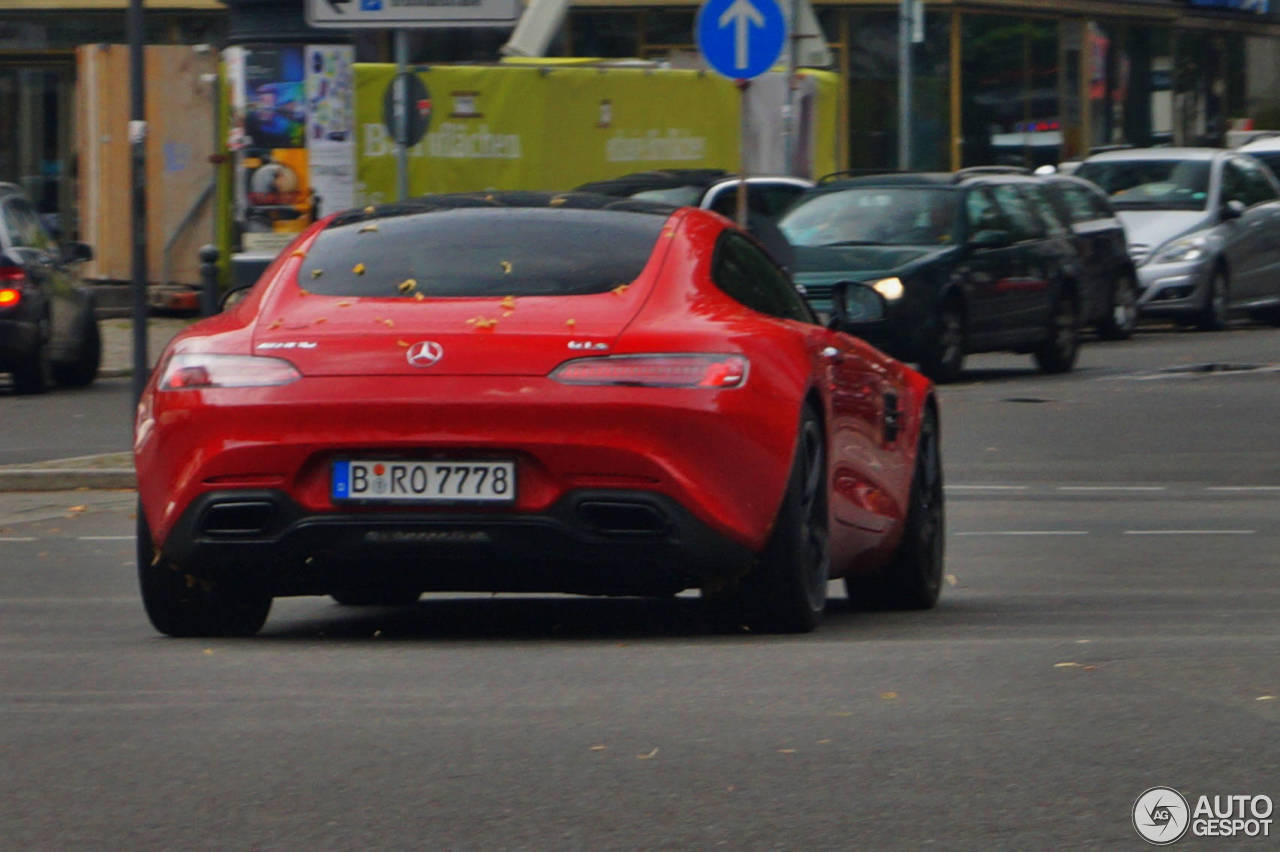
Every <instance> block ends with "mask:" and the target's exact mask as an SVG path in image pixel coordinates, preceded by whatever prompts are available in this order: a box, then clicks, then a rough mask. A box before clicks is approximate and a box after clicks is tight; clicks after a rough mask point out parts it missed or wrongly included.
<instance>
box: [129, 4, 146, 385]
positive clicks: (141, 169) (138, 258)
mask: <svg viewBox="0 0 1280 852" xmlns="http://www.w3.org/2000/svg"><path fill="white" fill-rule="evenodd" d="M127 26H128V30H129V152H130V176H131V178H132V181H131V183H132V188H131V190H130V192H131V207H132V210H133V403H134V405H135V406H136V405H137V403H138V400H140V399H141V398H142V391H143V389H144V388H145V387H146V384H147V378H148V376H147V374H148V373H149V372H150V370H151V364H150V361H149V359H148V358H147V191H146V185H147V121H146V118H147V116H146V99H145V90H144V88H143V86H144V80H143V70H144V64H143V63H144V60H143V45H142V39H143V29H142V0H129V16H128V21H127Z"/></svg>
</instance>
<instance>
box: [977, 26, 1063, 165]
mask: <svg viewBox="0 0 1280 852" xmlns="http://www.w3.org/2000/svg"><path fill="white" fill-rule="evenodd" d="M963 32H964V37H963V44H964V48H963V49H964V56H963V81H964V82H963V106H962V113H961V114H962V116H963V118H962V123H963V129H964V139H963V142H962V149H961V159H962V162H963V163H964V165H966V166H978V165H993V164H994V165H1015V166H1029V167H1033V166H1039V165H1044V164H1048V163H1056V162H1058V160H1059V159H1060V157H1061V152H1062V143H1063V134H1062V120H1061V115H1060V111H1059V90H1058V76H1059V69H1058V62H1059V53H1058V24H1057V22H1055V21H1049V20H1041V19H1029V18H1012V17H1004V16H997V15H966V16H965V17H964V25H963Z"/></svg>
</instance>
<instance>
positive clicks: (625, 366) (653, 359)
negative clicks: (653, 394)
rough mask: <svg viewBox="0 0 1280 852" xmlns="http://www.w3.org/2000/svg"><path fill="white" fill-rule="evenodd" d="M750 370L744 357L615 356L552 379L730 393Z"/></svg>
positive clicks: (571, 365)
mask: <svg viewBox="0 0 1280 852" xmlns="http://www.w3.org/2000/svg"><path fill="white" fill-rule="evenodd" d="M747 367H748V362H747V359H746V358H744V357H742V356H741V355H703V354H684V353H675V354H669V355H611V356H605V357H602V358H575V359H573V360H572V361H566V362H564V363H563V364H561V365H560V366H559V367H556V368H555V369H554V370H553V371H552V372H551V378H553V379H555V380H556V381H557V382H560V383H562V384H566V385H629V386H633V387H654V388H718V389H722V390H727V389H730V388H739V387H742V386H743V385H744V384H745V383H746V381H747Z"/></svg>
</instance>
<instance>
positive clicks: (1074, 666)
mask: <svg viewBox="0 0 1280 852" xmlns="http://www.w3.org/2000/svg"><path fill="white" fill-rule="evenodd" d="M1053 667H1054V668H1055V669H1082V668H1084V666H1082V665H1080V664H1079V663H1054V664H1053Z"/></svg>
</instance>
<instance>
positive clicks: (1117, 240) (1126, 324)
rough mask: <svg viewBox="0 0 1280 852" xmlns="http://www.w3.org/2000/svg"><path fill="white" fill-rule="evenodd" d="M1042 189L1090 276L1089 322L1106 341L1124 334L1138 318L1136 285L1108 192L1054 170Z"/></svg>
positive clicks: (1126, 243)
mask: <svg viewBox="0 0 1280 852" xmlns="http://www.w3.org/2000/svg"><path fill="white" fill-rule="evenodd" d="M1041 189H1042V190H1043V192H1044V194H1045V196H1046V197H1047V198H1048V200H1049V202H1050V203H1051V204H1052V205H1053V208H1054V210H1055V211H1056V212H1057V214H1058V217H1059V219H1060V220H1061V221H1063V222H1065V223H1067V224H1068V225H1069V226H1070V227H1071V232H1072V233H1073V234H1074V235H1075V244H1076V250H1077V251H1079V252H1080V264H1081V266H1082V267H1083V269H1084V277H1085V278H1086V279H1087V280H1088V281H1089V285H1088V286H1087V287H1086V288H1085V289H1087V290H1089V291H1091V292H1092V293H1095V294H1097V296H1098V297H1097V298H1095V299H1094V300H1093V302H1094V304H1095V306H1096V307H1095V310H1094V312H1093V314H1092V315H1091V316H1090V317H1088V319H1087V322H1090V323H1091V324H1093V325H1095V326H1096V327H1097V329H1098V334H1099V335H1100V336H1102V337H1104V338H1106V339H1108V340H1124V339H1126V338H1128V337H1129V336H1131V335H1132V334H1133V329H1134V326H1136V325H1137V323H1138V284H1137V272H1136V271H1135V270H1134V267H1133V261H1132V260H1130V259H1129V245H1128V241H1127V239H1126V237H1125V230H1124V223H1123V222H1121V221H1120V219H1119V217H1118V216H1117V215H1116V211H1115V209H1114V208H1113V207H1112V206H1111V202H1110V201H1109V200H1108V199H1107V195H1106V193H1104V192H1103V191H1102V190H1100V189H1098V187H1097V186H1095V185H1094V184H1092V183H1090V182H1089V181H1087V180H1081V179H1079V178H1074V177H1068V176H1066V175H1052V176H1049V177H1045V178H1042V179H1041Z"/></svg>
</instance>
